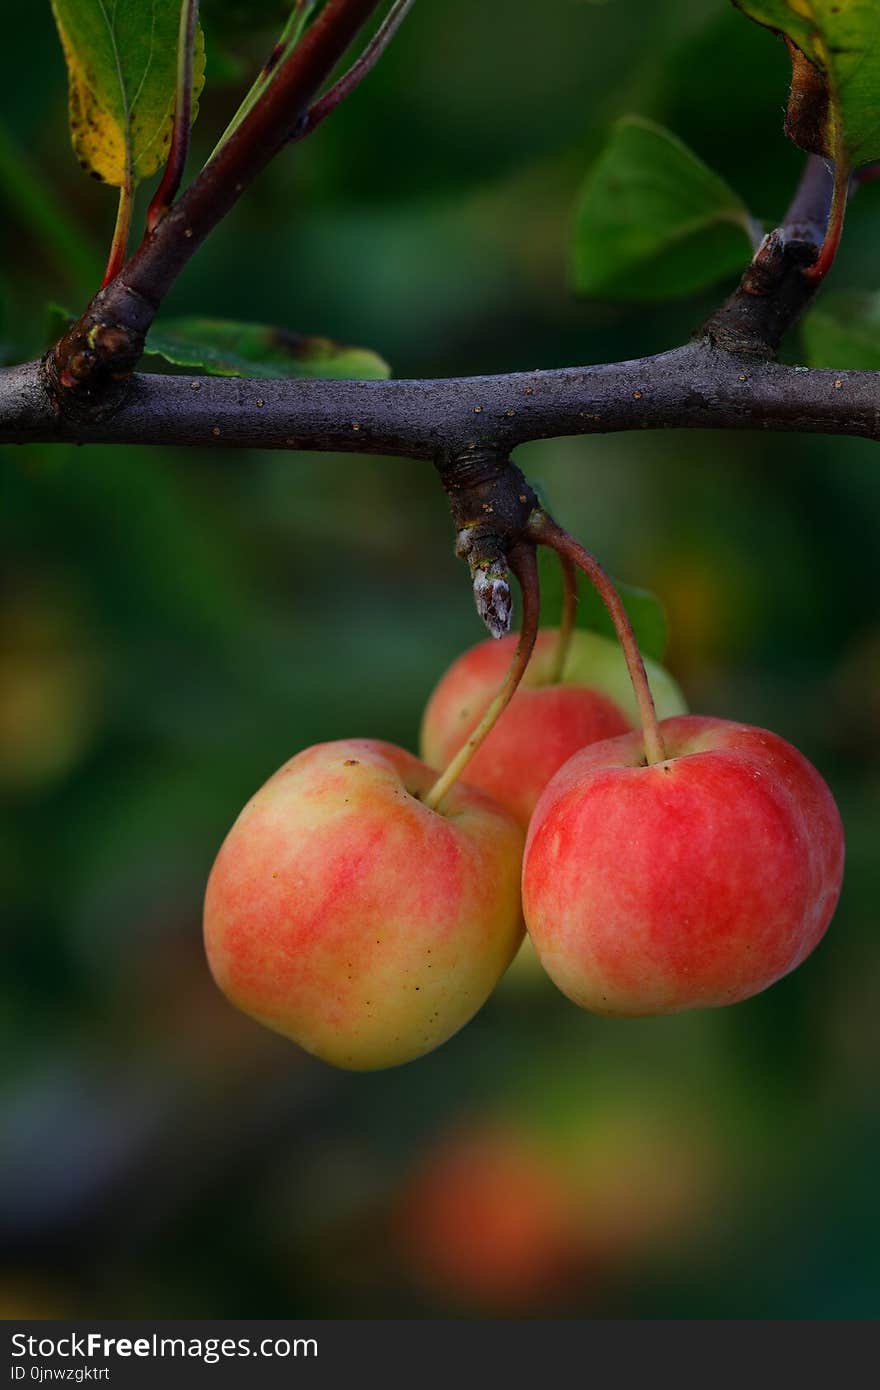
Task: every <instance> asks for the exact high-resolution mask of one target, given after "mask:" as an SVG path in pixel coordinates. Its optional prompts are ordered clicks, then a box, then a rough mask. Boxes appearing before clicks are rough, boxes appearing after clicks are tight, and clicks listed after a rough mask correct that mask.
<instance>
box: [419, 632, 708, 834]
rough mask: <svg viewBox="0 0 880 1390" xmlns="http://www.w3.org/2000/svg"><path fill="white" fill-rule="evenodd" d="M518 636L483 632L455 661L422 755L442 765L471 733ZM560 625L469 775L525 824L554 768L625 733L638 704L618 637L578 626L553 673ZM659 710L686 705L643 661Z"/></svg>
mask: <svg viewBox="0 0 880 1390" xmlns="http://www.w3.org/2000/svg"><path fill="white" fill-rule="evenodd" d="M516 641H517V639H516V638H515V637H513V636H511V637H505V638H502V639H501V641H500V642H495V641H491V640H490V641H487V642H481V643H480V644H479V645H478V646H476V647H472V648H471V649H470V651H467V652H465V653H464V654H463V655H462V656H460V657H459V658H458V660H457V661H455V662H454V663H453V664H452V666H451V667H450V668H449V670H448V671H447V672H446V674H445V675H444V676H443V677H442V679H441V680H440V683H439V684H438V685H437V687H436V688H435V690H434V692H433V694H432V695H431V698H430V700H429V701H428V705H427V708H426V710H425V715H424V719H423V721H422V733H421V750H422V757H423V758H424V760H425V762H426V763H430V765H431V766H432V767H437V768H442V767H445V766H446V764H447V763H448V762H449V761H450V759H451V758H452V757H453V755H454V754H455V753H457V752H458V750H459V748H461V746H462V744H464V742H465V741H466V740H467V738H468V737H469V736H470V735H471V733H472V732H473V730H474V729H475V727H476V725H477V724H478V722H479V720H480V718H481V717H482V715H483V712H484V711H485V709H486V708H487V706H488V705H489V703H490V701H491V700H492V698H493V697H494V696H495V695H496V693H497V691H498V688H499V687H500V685H501V682H502V681H503V679H504V676H505V673H506V671H507V668H508V666H509V664H510V661H511V658H512V656H513V651H514V648H515V646H516ZM557 642H558V633H557V632H556V631H555V630H554V629H552V628H546V629H544V630H543V631H542V632H541V633H539V635H538V640H537V642H536V644H535V650H534V652H533V654H532V659H531V661H530V662H529V665H528V668H527V670H526V673H525V676H524V677H523V680H522V683H521V685H520V687H519V689H518V690H517V692H516V694H515V695H514V697H513V699H512V700H511V702H510V704H509V705H508V707H507V709H506V710H505V711H504V713H503V714H502V716H501V718H500V719H499V721H498V723H497V724H496V726H495V728H494V729H493V730H492V732H491V733H490V734H489V736H488V738H487V739H486V741H485V743H484V744H483V745H482V747H481V748H480V749H479V750H478V752H477V753H476V754H475V756H474V758H473V760H472V761H471V762H470V763H469V764H468V767H467V771H466V772H465V773H464V778H465V780H466V781H467V782H470V783H471V784H472V785H473V786H475V787H482V789H483V790H484V791H486V792H488V793H489V795H490V796H493V797H494V798H495V799H496V801H500V802H501V804H502V806H506V807H507V808H508V810H510V811H512V812H513V814H514V815H515V816H516V817H517V819H518V820H519V821H520V824H521V825H523V826H528V823H529V818H530V816H531V814H532V811H533V810H534V808H535V803H536V802H537V800H538V797H539V796H540V795H541V792H542V791H543V790H544V788H545V786H546V785H547V783H548V782H549V781H550V778H551V777H552V776H553V774H554V773H555V772H557V771H558V769H559V768H560V767H561V766H562V764H563V763H564V762H566V761H567V760H568V759H569V758H570V757H571V756H572V755H573V754H574V753H576V752H577V751H578V749H580V748H583V747H584V746H585V745H586V744H589V743H595V742H596V741H597V740H599V739H606V738H613V737H614V736H615V735H617V734H622V733H626V732H627V731H628V730H630V729H632V728H634V727H635V725H636V724H637V723H638V711H637V707H636V702H635V696H634V695H633V691H632V685H631V683H630V678H629V675H628V673H627V669H626V663H625V661H624V658H623V653H622V652H621V649H620V646H619V644H618V643H617V642H616V641H611V640H610V639H609V638H607V637H603V636H601V635H600V634H599V633H596V632H586V631H582V630H580V629H577V630H576V631H575V632H573V633H572V640H571V645H570V647H569V651H568V656H567V659H566V662H565V668H564V670H563V673H562V680H561V681H555V680H554V679H553V665H554V656H555V652H556V645H557ZM646 666H647V670H648V676H649V679H650V681H651V687H652V690H653V693H654V699H655V701H656V704H657V711H658V714H659V715H660V717H661V718H663V717H664V716H666V715H671V714H680V713H682V712H683V711H684V710H685V708H686V706H685V703H684V699H683V698H682V695H681V691H680V690H679V688H678V686H677V685H676V684H675V681H674V680H673V679H672V677H671V676H670V675H669V673H668V672H667V671H665V670H664V669H663V667H662V666H659V665H657V663H656V662H652V661H648V662H646Z"/></svg>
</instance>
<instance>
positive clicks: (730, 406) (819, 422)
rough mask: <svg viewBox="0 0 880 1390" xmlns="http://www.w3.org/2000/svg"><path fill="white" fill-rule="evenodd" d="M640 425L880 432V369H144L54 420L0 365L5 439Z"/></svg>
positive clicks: (423, 449) (458, 438)
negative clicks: (434, 372)
mask: <svg viewBox="0 0 880 1390" xmlns="http://www.w3.org/2000/svg"><path fill="white" fill-rule="evenodd" d="M639 429H740V430H741V429H754V430H794V431H803V432H809V433H820V434H833V435H858V436H861V437H863V438H867V439H878V438H880V373H878V372H871V371H827V370H822V371H819V370H813V369H809V368H807V367H788V366H781V365H780V364H778V363H774V362H765V361H761V360H760V359H758V358H746V357H743V356H741V355H738V354H731V353H726V352H722V351H720V350H719V349H717V348H715V347H713V346H712V345H711V344H708V343H705V342H697V343H691V344H689V345H688V346H686V347H681V348H676V349H675V350H673V351H672V352H666V353H661V354H659V355H658V356H655V357H646V358H639V359H636V360H634V361H630V362H617V363H611V364H607V365H603V366H595V367H576V368H567V369H563V370H559V371H536V372H517V373H513V374H512V375H509V376H482V377H460V378H448V379H440V380H434V381H431V380H428V381H366V382H353V381H351V382H350V381H313V382H308V381H247V380H236V379H233V378H228V377H195V378H193V377H187V376H158V375H157V376H148V375H137V376H135V377H133V378H132V379H131V381H130V382H129V384H128V388H127V390H126V391H125V394H124V396H123V397H122V399H121V400H120V401H119V402H117V403H116V405H115V408H114V409H107V410H106V411H104V412H103V413H100V414H93V415H91V416H88V417H85V418H83V419H82V420H79V421H76V420H73V419H71V418H68V417H65V416H59V415H58V414H57V412H56V410H55V406H54V401H53V398H52V395H51V392H50V391H49V390H48V388H47V386H46V382H45V379H44V376H43V373H42V370H41V365H40V364H39V363H37V362H32V363H29V364H26V365H25V366H21V367H12V368H7V369H6V370H5V371H2V372H0V443H19V444H24V443H51V442H53V441H62V440H69V441H73V442H76V443H82V444H88V443H104V444H169V445H174V444H182V445H189V444H191V445H207V446H209V447H210V446H213V447H216V446H220V447H227V448H259V449H291V450H297V449H311V450H320V451H326V450H332V451H335V452H338V451H344V452H350V453H369V454H396V455H402V456H404V457H410V458H417V459H431V460H434V459H444V458H449V457H451V456H453V455H460V454H466V453H467V452H469V451H473V452H475V453H477V452H478V451H479V450H480V449H486V450H488V451H490V452H494V453H496V454H503V455H506V454H508V453H509V452H510V450H511V449H514V448H515V447H516V446H517V445H519V444H523V443H525V442H526V441H528V440H532V439H546V438H555V437H558V436H562V435H579V434H605V433H615V432H618V431H621V430H639Z"/></svg>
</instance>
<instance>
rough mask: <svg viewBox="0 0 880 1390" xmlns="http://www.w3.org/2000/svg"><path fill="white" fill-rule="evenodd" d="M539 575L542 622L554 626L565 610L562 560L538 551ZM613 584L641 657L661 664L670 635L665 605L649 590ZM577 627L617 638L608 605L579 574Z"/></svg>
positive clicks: (618, 583) (549, 552) (616, 582)
mask: <svg viewBox="0 0 880 1390" xmlns="http://www.w3.org/2000/svg"><path fill="white" fill-rule="evenodd" d="M538 575H539V579H540V583H541V612H542V616H543V621H544V622H545V623H547V624H549V625H551V626H552V625H554V624H555V623H556V622H557V621H558V614H559V612H560V611H561V609H562V591H563V580H562V569H561V567H560V564H559V561H558V559H557V558H556V556H555V555H554V554H553V553H552V552H551V551H549V550H543V549H542V550H539V551H538ZM614 583H615V587H616V588H617V591H618V593H619V594H620V597H621V598H622V599H623V604H624V607H625V608H626V611H627V613H628V614H629V620H630V622H631V623H632V625H633V630H634V632H635V634H636V640H637V642H638V644H639V646H640V648H641V650H642V655H643V656H647V657H652V658H653V660H654V661H662V660H663V654H664V652H665V651H666V644H667V641H668V635H669V634H668V628H667V624H666V611H665V609H664V607H663V604H662V603H661V602H660V600H659V598H657V596H656V594H652V593H650V592H649V591H648V590H647V589H637V588H634V587H633V586H632V585H630V584H621V583H620V582H619V580H616V579H615V581H614ZM577 626H578V627H581V628H586V629H587V631H589V632H601V633H602V634H603V635H604V636H606V637H614V636H615V632H614V625H613V623H612V622H611V619H610V618H609V616H608V613H607V611H606V609H605V605H604V604H603V602H602V600H601V599H600V598H599V595H598V594H597V593H596V590H595V589H594V588H593V586H592V584H591V583H590V582H589V580H588V579H587V578H586V576H585V575H583V574H579V575H578V611H577Z"/></svg>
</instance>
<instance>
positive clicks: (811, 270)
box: [804, 158, 850, 281]
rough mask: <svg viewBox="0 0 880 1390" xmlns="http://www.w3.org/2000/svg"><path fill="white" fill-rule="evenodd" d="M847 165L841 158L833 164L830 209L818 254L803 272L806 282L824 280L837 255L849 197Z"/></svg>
mask: <svg viewBox="0 0 880 1390" xmlns="http://www.w3.org/2000/svg"><path fill="white" fill-rule="evenodd" d="M849 177H850V171H849V165H848V163H847V161H846V160H845V159H843V158H840V159H837V160H835V163H834V185H833V188H832V192H831V207H830V209H829V212H828V225H827V227H826V229H825V236H824V239H823V241H822V245H821V246H820V247H819V254H818V256H817V257H816V259H815V261H814V262H813V264H812V265H811V266H808V267H807V269H806V270H805V271H804V274H805V275H806V277H807V279H808V280H813V281H820V280H824V278H825V276H826V275H827V274H828V272H829V270H830V269H831V267H832V265H833V264H834V258H835V257H836V255H837V251H838V248H839V246H840V238H841V236H842V235H843V223H844V219H845V217H846V204H847V199H848V197H849Z"/></svg>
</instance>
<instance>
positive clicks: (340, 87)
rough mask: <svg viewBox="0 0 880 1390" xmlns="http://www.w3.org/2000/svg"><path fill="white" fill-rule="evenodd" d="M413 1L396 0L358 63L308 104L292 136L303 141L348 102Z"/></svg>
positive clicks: (392, 35) (380, 54) (384, 48)
mask: <svg viewBox="0 0 880 1390" xmlns="http://www.w3.org/2000/svg"><path fill="white" fill-rule="evenodd" d="M414 4H415V0H394V4H393V5H392V6H391V9H390V10H389V11H388V14H387V15H386V16H385V18H384V20H383V21H382V23H381V24H380V26H379V28H378V29H377V30H376V32H375V34H374V35H373V37H372V39H371V40H370V42H369V43H368V44H367V46H366V48H365V49H364V51H363V53H362V54H361V55H360V57H359V58H358V59H357V60H356V62H354V63H352V65H351V67H350V68H349V69H348V71H347V72H344V73H343V74H342V76H341V77H340V78H339V79H338V81H336V82H334V83H333V86H332V87H329V88H328V89H327V91H326V92H325V93H324V95H323V96H321V97H319V98H318V100H317V101H316V102H314V103H313V105H312V106H310V107H309V110H308V111H307V112H306V114H305V116H304V117H303V119H302V121H301V123H300V125H299V127H298V128H297V130H296V131H295V132H294V134H293V135H292V136H291V139H293V140H302V139H304V138H305V136H307V135H311V133H312V131H313V130H315V129H316V128H317V127H318V126H319V125H320V124H321V122H322V121H324V120H326V119H327V117H328V116H329V115H330V113H331V112H332V111H335V110H336V108H337V106H339V105H340V104H341V103H342V102H343V101H345V99H346V97H349V96H351V94H352V92H353V91H354V90H355V88H356V87H359V86H360V84H361V82H363V80H364V78H365V77H367V76H368V74H369V73H371V72H372V71H373V68H374V67H375V66H376V64H377V63H378V61H379V59H380V58H381V57H382V54H383V53H384V52H385V50H386V48H387V47H388V45H389V44H390V43H391V40H392V39H393V38H394V35H395V34H396V33H397V31H398V29H399V28H400V26H401V24H402V23H403V21H404V20H405V19H406V16H407V15H408V14H409V11H410V10H411V9H412V7H413V5H414Z"/></svg>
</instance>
